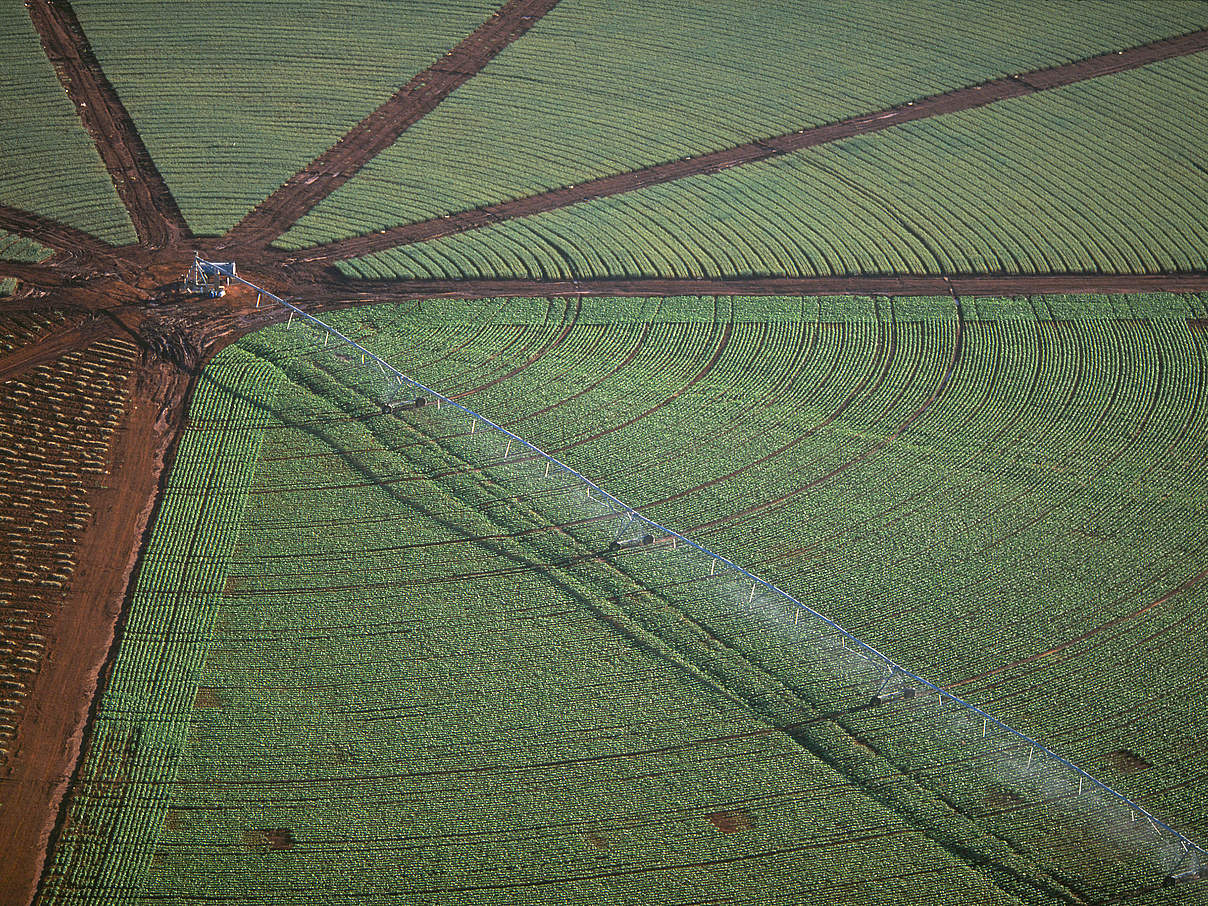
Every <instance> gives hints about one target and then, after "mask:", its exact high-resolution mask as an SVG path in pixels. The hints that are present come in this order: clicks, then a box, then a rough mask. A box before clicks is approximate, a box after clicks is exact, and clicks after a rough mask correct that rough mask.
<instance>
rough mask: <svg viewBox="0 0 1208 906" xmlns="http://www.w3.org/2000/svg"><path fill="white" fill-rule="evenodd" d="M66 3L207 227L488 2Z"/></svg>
mask: <svg viewBox="0 0 1208 906" xmlns="http://www.w3.org/2000/svg"><path fill="white" fill-rule="evenodd" d="M72 6H73V8H74V9H75V11H76V15H77V16H78V17H79V19H80V22H81V24H82V25H83V26H84V30H85V31H86V33H87V34H88V37H89V40H90V42H91V44H92V47H93V50H94V51H95V52H96V55H97V59H98V60H100V63H101V65H102V66H103V67H104V69H105V73H106V75H107V76H108V77H109V80H110V81H111V82H112V83H113V85H114V87H115V88H116V89H117V92H118V94H119V96H120V97H121V99H122V103H123V104H125V106H126V108H127V110H129V111H130V115H131V116H132V117H133V119H134V122H135V125H136V126H137V127H138V129H139V133H140V135H141V136H142V138H143V141H144V142H145V143H146V145H147V149H148V150H149V151H150V152H151V156H152V158H153V159H154V160H155V162H156V164H157V165H158V167H159V170H160V172H161V173H162V174H163V176H164V179H165V180H167V183H168V186H169V187H170V188H171V190H172V192H173V194H174V195H175V196H176V199H177V202H178V203H179V204H180V208H181V211H182V213H183V214H184V215H185V219H186V220H187V221H188V223H189V226H190V227H191V228H192V229H193V231H194V232H196V233H199V234H203V235H204V234H215V233H221V232H223V231H224V230H226V229H227V228H229V227H231V226H233V225H234V224H235V222H236V221H238V220H239V219H240V218H241V217H242V216H243V215H244V214H246V213H247V212H248V211H249V210H250V209H251V208H252V207H253V206H254V205H255V204H256V203H257V202H259V201H260V200H261V199H263V198H264V197H265V196H266V195H268V194H269V193H271V192H272V191H273V190H274V189H276V188H277V186H278V185H280V184H281V183H282V182H283V181H284V180H285V179H286V177H288V176H289V175H290V174H292V173H293V172H295V171H296V170H298V169H299V168H301V167H302V166H304V165H305V164H307V163H309V162H310V161H311V160H312V159H314V158H315V157H317V156H318V155H319V154H320V153H322V152H323V151H324V150H325V149H326V148H327V147H328V146H329V145H331V144H332V143H333V142H334V141H336V140H337V139H338V138H339V137H340V136H341V135H343V134H344V132H346V131H347V130H348V129H349V128H351V127H352V126H353V125H355V124H356V122H357V121H358V120H359V119H361V118H362V117H364V116H365V115H366V114H368V113H369V112H370V111H372V110H373V109H374V108H375V107H377V106H378V105H379V104H381V103H382V102H383V101H385V100H386V99H387V98H388V97H390V95H391V94H393V93H394V92H395V90H397V89H398V88H399V87H400V86H402V85H403V84H405V83H406V82H407V81H408V80H409V79H410V78H411V77H412V76H413V75H414V74H415V73H416V72H418V71H419V70H421V69H423V68H424V67H426V66H428V65H430V64H431V63H433V62H434V61H435V60H436V59H437V58H438V57H440V56H441V54H443V53H444V52H445V51H446V50H448V49H449V48H450V47H452V46H453V45H455V44H456V43H457V42H458V41H459V40H460V39H461V38H462V37H463V36H464V35H465V34H467V33H469V32H471V31H473V30H474V29H475V28H476V27H477V26H478V25H479V24H480V23H481V22H482V21H483V19H485V18H486V17H487V16H488V15H490V13H491V11H492V10H493V9H494V8H495V4H493V3H490V2H486V0H473V2H462V0H424V2H422V3H409V4H407V5H406V7H405V8H401V7H398V6H394V5H390V4H382V3H378V2H373V0H320V2H312V3H306V4H301V5H299V4H297V3H292V2H283V0H274V2H268V3H265V2H243V0H222V2H217V3H214V2H211V3H207V4H205V5H204V6H198V5H197V4H196V3H191V2H187V0H174V2H170V3H164V2H160V0H129V2H122V3H111V2H108V0H97V2H93V0H81V2H76V3H73V4H72ZM149 48H154V52H153V53H151V52H148V49H149Z"/></svg>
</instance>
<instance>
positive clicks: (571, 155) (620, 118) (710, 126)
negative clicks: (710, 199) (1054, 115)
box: [282, 0, 1208, 248]
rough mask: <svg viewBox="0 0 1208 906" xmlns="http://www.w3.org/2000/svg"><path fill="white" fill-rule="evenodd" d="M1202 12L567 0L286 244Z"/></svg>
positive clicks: (763, 129)
mask: <svg viewBox="0 0 1208 906" xmlns="http://www.w3.org/2000/svg"><path fill="white" fill-rule="evenodd" d="M1205 25H1208V5H1205V4H1202V3H1200V4H1192V3H1166V4H1156V3H1145V4H1127V3H1125V4H1112V3H1109V4H1094V5H1089V4H1079V3H1074V4H1069V3H1043V4H1040V3H1028V4H989V3H982V4H967V5H963V6H961V7H960V12H959V13H958V14H955V15H954V13H953V8H952V5H951V4H950V3H947V2H925V3H909V4H887V3H880V2H863V0H861V2H845V3H843V4H842V5H841V6H836V5H834V4H827V3H813V2H811V3H808V4H802V3H796V2H760V3H759V4H757V5H752V4H732V3H730V4H719V3H716V2H711V0H697V2H691V0H689V2H676V3H663V4H660V5H659V9H658V12H657V14H653V15H652V14H651V11H650V9H648V8H646V7H643V6H642V5H640V4H631V5H624V4H620V5H619V4H615V3H611V2H607V0H576V2H571V3H563V4H559V5H558V6H557V7H555V8H554V9H553V10H552V11H551V12H550V13H549V14H548V15H547V16H546V17H545V18H544V19H542V21H541V22H539V23H538V24H537V25H536V26H535V27H534V28H533V30H532V31H531V32H530V33H529V34H528V35H526V36H525V38H524V40H522V41H518V42H517V43H516V44H514V45H512V46H511V47H509V48H507V49H506V50H505V51H504V52H503V53H501V54H500V55H499V56H498V57H497V58H495V60H493V61H492V62H491V63H490V64H489V65H488V66H487V67H486V68H485V69H484V70H483V72H482V73H481V74H480V75H479V76H477V77H476V78H475V79H473V80H472V81H471V82H470V83H469V84H467V85H465V86H463V87H462V88H460V89H458V90H457V91H456V92H454V93H453V94H452V95H451V96H450V97H449V98H448V99H447V101H446V102H445V103H443V104H442V105H441V106H440V108H439V109H437V110H435V111H433V113H432V114H430V115H428V116H426V117H425V118H424V119H423V120H422V121H421V122H419V123H417V124H416V125H415V127H413V128H412V129H410V130H409V131H408V132H407V133H405V134H404V135H403V136H402V138H401V139H400V140H399V141H398V142H397V143H396V144H395V145H394V146H393V147H392V148H391V149H390V150H388V151H387V152H386V153H384V154H382V155H381V156H379V157H378V158H377V159H376V160H374V161H373V162H371V163H370V164H369V165H368V166H367V167H366V168H365V169H364V170H363V171H362V172H361V173H360V174H359V175H358V176H357V177H355V178H354V179H353V180H352V181H350V182H349V183H348V184H347V185H346V186H344V187H342V188H341V189H339V190H338V191H337V192H336V193H334V194H333V195H332V196H331V197H330V198H328V199H327V200H326V201H325V202H323V203H322V204H321V205H319V207H318V208H316V210H315V211H314V212H313V213H311V214H310V215H308V216H307V217H306V218H304V219H303V220H302V221H301V222H300V223H299V224H298V226H297V227H295V228H294V229H293V230H292V231H291V232H290V233H288V234H287V235H286V237H285V238H284V239H283V241H282V244H283V245H288V246H289V247H291V248H297V247H302V246H306V245H312V244H315V243H316V242H326V241H329V240H331V239H335V238H338V237H341V236H347V235H352V234H355V233H363V232H372V231H374V230H376V229H380V228H382V227H388V226H393V225H395V224H401V223H409V222H411V221H415V220H423V219H426V218H429V217H434V216H439V215H440V214H444V213H447V212H450V211H458V210H464V209H467V208H474V207H478V206H480V205H483V204H487V203H490V202H496V201H501V200H504V199H508V198H512V197H516V196H519V195H528V194H531V193H533V192H537V191H541V190H544V189H551V188H556V187H558V186H564V185H573V184H576V183H579V182H583V181H584V180H586V179H588V178H591V177H597V176H603V175H608V174H612V173H618V172H623V171H626V170H630V169H633V168H637V167H642V166H646V165H649V164H655V163H659V162H662V161H670V160H678V159H679V158H681V157H684V156H686V155H692V154H699V153H702V152H706V151H711V150H716V149H718V148H724V147H728V146H730V145H734V144H739V143H743V142H748V141H751V140H753V139H759V138H766V137H769V136H772V135H779V134H783V133H787V132H792V131H795V130H798V129H805V128H808V127H811V126H817V125H821V124H823V123H828V122H834V121H836V120H841V119H844V118H846V117H849V116H853V115H856V114H860V113H866V112H869V111H873V110H879V109H883V108H886V107H889V106H892V105H895V104H901V103H906V102H908V101H912V100H915V99H917V98H920V97H924V96H927V95H932V94H937V93H940V92H943V91H948V90H951V89H954V88H960V87H962V86H964V85H969V84H975V83H978V82H981V81H985V80H988V79H992V78H996V77H999V76H1004V75H1010V74H1013V73H1017V72H1021V71H1024V70H1029V69H1036V68H1040V67H1045V66H1052V65H1056V64H1060V63H1065V62H1068V61H1070V60H1078V59H1082V58H1084V57H1088V56H1091V55H1092V54H1096V53H1102V52H1105V51H1110V50H1116V49H1119V48H1124V47H1129V46H1132V45H1136V44H1142V43H1145V42H1147V41H1152V40H1155V39H1157V38H1161V37H1165V36H1169V35H1176V34H1180V33H1183V32H1187V31H1191V30H1194V29H1197V28H1203V27H1205ZM1003 35H1010V39H1009V40H1003ZM1049 145H1050V142H1049V141H1047V140H1041V144H1040V147H1042V148H1046V149H1047V148H1048V147H1049Z"/></svg>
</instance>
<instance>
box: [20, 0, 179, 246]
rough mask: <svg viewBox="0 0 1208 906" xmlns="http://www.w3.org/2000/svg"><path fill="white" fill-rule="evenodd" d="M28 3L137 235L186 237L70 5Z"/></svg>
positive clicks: (143, 238)
mask: <svg viewBox="0 0 1208 906" xmlns="http://www.w3.org/2000/svg"><path fill="white" fill-rule="evenodd" d="M28 7H29V15H30V18H31V19H32V20H33V23H34V27H35V28H37V30H38V33H39V34H40V35H41V37H42V46H43V48H44V49H45V50H46V56H47V58H48V59H49V60H50V62H51V63H53V64H54V67H55V70H56V71H57V72H58V73H59V79H60V80H61V81H62V82H63V87H64V89H66V91H67V95H68V97H70V98H71V100H72V103H74V104H75V108H76V112H77V113H78V114H79V115H80V120H81V121H82V122H83V124H84V128H85V129H87V130H88V134H89V135H91V136H92V139H93V141H94V142H95V143H96V147H97V151H98V152H100V155H101V160H103V161H104V162H105V167H106V168H107V169H108V170H109V175H110V177H111V178H112V179H113V185H114V188H116V189H117V194H118V195H119V196H120V197H121V199H122V203H123V204H124V205H125V206H126V209H127V211H129V213H130V220H131V221H132V222H133V223H134V229H135V232H136V233H138V238H139V241H140V242H142V243H143V244H144V245H148V246H150V247H152V248H162V247H164V246H168V245H172V244H173V243H174V242H178V241H180V240H181V239H183V238H186V237H188V236H189V235H190V232H189V228H188V226H187V225H186V224H185V219H184V217H183V216H182V215H181V213H180V208H179V207H177V205H176V199H174V198H173V197H172V193H171V192H170V191H168V186H167V184H166V183H165V182H164V180H163V177H162V176H160V173H159V169H158V168H157V167H156V166H155V162H154V161H152V160H151V155H150V154H149V153H148V152H147V146H146V145H144V144H143V140H142V138H141V137H140V136H139V134H138V129H136V128H135V125H134V120H132V119H131V118H130V114H129V113H127V112H126V108H125V106H123V104H122V102H121V100H120V99H119V98H118V96H117V92H116V91H114V90H113V86H112V85H111V84H110V83H109V80H108V79H107V78H105V74H104V73H103V72H102V71H101V67H100V64H99V63H97V59H96V57H95V56H94V55H93V53H92V48H91V46H89V44H88V39H87V38H86V37H85V36H84V30H83V29H82V28H81V27H80V23H79V20H77V19H76V17H75V13H74V12H72V10H71V7H70V6H68V5H67V4H65V3H51V2H49V0H31V2H30V3H29V4H28Z"/></svg>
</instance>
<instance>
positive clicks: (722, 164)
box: [293, 29, 1208, 263]
mask: <svg viewBox="0 0 1208 906" xmlns="http://www.w3.org/2000/svg"><path fill="white" fill-rule="evenodd" d="M1205 49H1208V29H1205V30H1201V31H1195V32H1191V33H1189V34H1186V35H1180V36H1179V37H1175V38H1164V39H1162V40H1160V41H1154V42H1152V43H1149V44H1142V45H1139V46H1137V47H1132V48H1129V49H1128V50H1121V51H1111V52H1108V53H1105V54H1099V55H1098V56H1094V57H1088V58H1087V59H1085V60H1078V61H1076V62H1073V63H1066V64H1063V65H1061V66H1054V67H1051V68H1048V69H1037V70H1032V71H1030V72H1025V73H1022V74H1019V75H1013V76H1007V77H1006V78H1000V79H993V80H990V81H987V82H981V83H980V84H977V85H970V86H967V87H965V88H958V89H956V90H954V91H948V92H945V93H943V94H937V95H932V96H931V97H927V98H922V99H921V100H917V101H912V102H911V103H909V104H905V105H900V106H897V107H890V108H888V109H886V110H879V111H876V112H874V113H865V114H861V115H860V116H854V117H851V118H850V119H846V120H841V121H839V122H837V123H830V124H828V125H825V126H818V127H815V128H813V129H802V130H800V131H797V132H789V133H787V134H784V135H777V136H774V137H771V138H765V139H757V140H756V141H753V142H747V143H746V144H742V145H735V146H733V147H730V148H724V149H722V150H720V151H714V152H711V153H709V154H702V155H699V156H697V157H687V158H684V159H683V160H676V161H668V162H666V163H661V164H654V165H652V166H649V167H642V168H640V169H637V170H630V171H628V172H625V173H618V174H615V175H613V176H603V177H600V178H598V179H591V180H588V181H586V182H581V183H578V184H576V185H574V186H564V187H562V188H558V189H552V190H550V191H548V192H539V193H537V194H535V195H528V196H525V197H523V198H516V199H512V200H510V201H503V202H499V203H497V204H492V205H486V206H484V207H481V208H474V209H472V210H469V211H461V212H459V213H456V214H450V215H448V216H446V217H437V218H433V219H431V220H423V221H420V222H418V223H411V224H404V225H402V226H396V227H392V228H390V229H387V230H385V231H384V232H379V233H371V234H368V235H362V236H352V237H350V238H348V239H340V240H337V241H335V242H331V243H327V244H324V245H319V246H315V247H314V248H311V249H303V250H302V251H299V252H296V253H294V255H293V260H296V261H302V262H324V263H331V262H334V261H342V260H345V259H348V258H360V257H362V256H364V255H370V254H373V253H374V252H382V251H386V250H387V249H391V248H396V247H398V246H400V245H407V244H409V243H413V242H424V241H426V240H429V239H438V238H440V237H442V236H452V235H454V234H455V233H464V232H466V231H467V230H476V229H479V228H481V227H484V226H487V225H489V224H492V223H498V222H500V221H504V220H512V219H515V218H518V217H529V216H531V215H533V214H540V213H542V212H544V211H552V210H556V209H558V208H564V207H567V206H569V205H573V204H578V203H580V202H583V201H590V200H591V199H595V198H607V197H609V196H612V195H620V194H623V193H625V192H632V191H633V190H635V189H642V188H646V187H647V186H654V185H659V184H660V183H665V182H671V181H672V180H676V179H683V178H684V177H687V176H696V175H699V174H702V173H719V172H721V171H722V170H726V169H729V168H730V167H737V166H742V165H744V164H751V163H756V162H758V161H763V160H768V159H769V158H773V157H779V156H781V155H784V154H789V153H792V152H793V151H800V150H802V149H804V148H812V147H815V146H817V145H824V144H828V143H830V142H835V141H839V140H840V139H845V138H851V137H852V136H855V135H868V134H870V133H873V132H880V131H881V130H882V129H888V128H890V127H892V126H900V125H902V124H903V123H909V122H913V121H915V120H921V119H927V118H929V117H933V116H942V115H943V114H946V113H956V112H958V111H961V110H972V109H974V108H975V107H984V106H986V105H987V104H993V103H995V102H996V101H1002V100H1006V99H1007V98H1016V97H1023V96H1025V95H1029V94H1035V93H1036V92H1038V91H1046V90H1048V89H1050V88H1059V87H1061V86H1064V85H1072V84H1074V83H1076V82H1082V81H1085V80H1087V79H1093V78H1098V77H1099V76H1104V75H1110V74H1112V73H1116V72H1123V71H1125V70H1128V69H1136V68H1137V67H1139V66H1145V65H1147V64H1149V63H1154V62H1157V61H1159V60H1168V59H1171V58H1173V57H1179V56H1185V55H1186V54H1192V53H1198V52H1200V51H1202V50H1205Z"/></svg>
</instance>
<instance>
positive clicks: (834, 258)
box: [342, 54, 1208, 279]
mask: <svg viewBox="0 0 1208 906" xmlns="http://www.w3.org/2000/svg"><path fill="white" fill-rule="evenodd" d="M1205 103H1208V61H1206V60H1205V59H1204V56H1203V55H1202V54H1201V55H1193V56H1190V57H1186V58H1179V59H1175V60H1169V61H1165V62H1162V63H1156V64H1152V65H1150V66H1147V67H1143V68H1142V69H1138V70H1135V71H1131V72H1125V73H1119V74H1116V75H1112V76H1105V77H1102V78H1099V79H1095V80H1093V81H1090V82H1085V83H1080V84H1076V85H1071V86H1068V87H1065V88H1059V89H1053V90H1051V91H1047V92H1043V93H1041V94H1037V95H1033V96H1029V97H1024V98H1017V99H1013V100H1008V101H1003V102H1000V103H998V104H995V105H993V106H991V107H986V108H980V109H975V110H970V111H965V112H962V113H957V114H951V115H948V116H945V117H942V118H938V119H930V120H924V121H919V122H916V123H911V124H907V125H904V126H901V127H898V128H895V129H891V130H888V131H885V132H881V133H878V134H876V135H873V136H868V137H857V138H851V139H846V140H843V141H839V142H835V143H833V144H830V145H826V146H822V147H819V148H815V149H810V150H807V151H803V152H799V153H796V154H792V155H788V156H786V157H783V158H780V159H777V160H774V161H769V162H766V163H761V164H752V165H750V166H747V167H743V168H740V169H737V170H732V171H728V172H725V173H721V174H717V175H710V176H700V177H690V178H686V179H683V180H679V181H677V182H674V183H667V184H664V185H659V186H654V187H651V188H648V189H638V190H635V191H633V192H629V193H626V194H623V195H618V196H614V197H612V198H605V199H600V200H597V201H593V202H586V203H583V204H579V205H575V206H572V207H569V208H565V209H561V210H556V211H551V212H548V213H545V214H538V215H534V216H531V217H527V218H523V219H519V220H515V221H511V222H507V223H502V224H496V225H493V226H489V227H485V228H483V229H480V230H476V231H473V232H470V233H464V234H460V235H456V236H451V237H447V238H444V239H437V240H433V241H430V242H426V243H421V244H416V245H412V246H404V247H402V248H398V249H394V250H391V251H388V252H382V253H379V254H377V255H374V256H369V257H367V258H365V259H358V260H356V261H351V262H346V263H345V264H343V265H342V267H343V268H344V269H345V271H346V272H347V273H350V274H352V275H355V276H366V277H383V276H399V277H408V278H420V279H425V278H433V279H458V278H471V279H472V278H492V277H521V278H526V279H550V278H554V279H591V278H608V277H727V276H751V275H757V276H802V277H812V276H831V275H855V274H879V273H914V274H945V273H987V272H990V273H1020V274H1035V273H1052V272H1084V271H1085V272H1091V273H1105V274H1112V273H1154V272H1163V271H1198V270H1203V269H1205V268H1208V259H1206V258H1205V255H1204V249H1205V248H1206V247H1208V242H1206V240H1208V234H1206V233H1205V226H1204V221H1203V217H1202V216H1201V212H1202V211H1203V210H1204V209H1205V207H1206V206H1208V196H1206V194H1205V183H1204V180H1203V178H1202V173H1201V172H1200V168H1199V165H1198V163H1197V161H1196V159H1195V157H1194V155H1192V154H1190V152H1189V151H1188V149H1189V148H1194V147H1199V146H1200V145H1202V144H1203V143H1204V142H1205V141H1206V140H1208V135H1206V134H1204V123H1203V120H1202V118H1200V117H1196V116H1192V115H1189V112H1190V111H1193V110H1198V109H1201V108H1202V107H1203V106H1204V104H1205ZM987 199H992V200H993V204H989V205H988V204H987ZM584 250H590V251H584Z"/></svg>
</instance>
